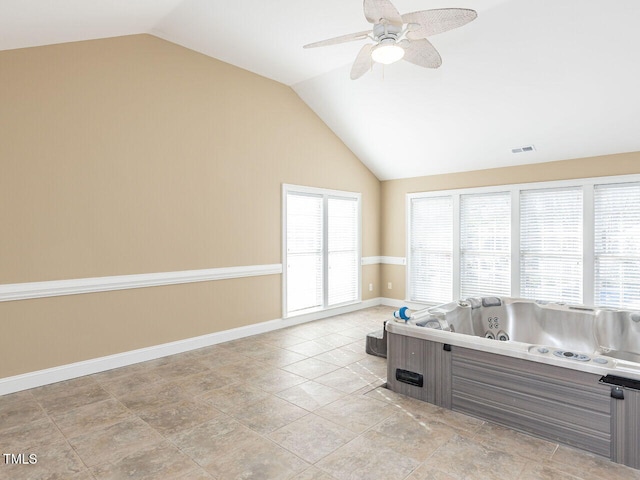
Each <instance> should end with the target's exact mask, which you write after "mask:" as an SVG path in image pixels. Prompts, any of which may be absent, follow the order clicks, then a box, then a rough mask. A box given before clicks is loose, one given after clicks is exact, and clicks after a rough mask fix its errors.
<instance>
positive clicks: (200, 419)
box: [0, 307, 640, 480]
mask: <svg viewBox="0 0 640 480" xmlns="http://www.w3.org/2000/svg"><path fill="white" fill-rule="evenodd" d="M391 311H392V309H390V308H387V307H376V308H371V309H367V310H363V311H360V312H356V313H351V314H346V315H341V316H337V317H333V318H330V319H325V320H320V321H316V322H312V323H307V324H305V325H300V326H295V327H291V328H287V329H284V330H279V331H275V332H270V333H266V334H262V335H257V336H254V337H249V338H245V339H241V340H236V341H233V342H228V343H224V344H219V345H215V346H213V347H208V348H203V349H200V350H196V351H192V352H188V353H184V354H180V355H175V356H172V357H166V358H162V359H158V360H154V361H151V362H146V363H143V364H137V365H133V366H129V367H125V368H120V369H117V370H112V371H109V372H104V373H100V374H96V375H92V376H87V377H83V378H78V379H75V380H70V381H67V382H62V383H58V384H54V385H48V386H45V387H40V388H36V389H33V390H29V391H24V392H19V393H15V394H12V395H7V396H4V397H0V450H2V451H1V452H0V453H14V454H15V453H25V454H29V453H35V454H37V463H36V464H34V465H6V464H5V463H4V461H3V457H0V479H11V480H19V479H64V480H90V479H94V480H107V479H109V480H111V479H113V480H122V479H146V480H148V479H171V480H173V479H176V480H180V479H184V480H205V479H220V480H232V479H267V480H278V479H293V480H331V479H337V480H343V479H344V480H347V479H350V480H360V479H385V480H394V479H398V480H400V479H406V480H427V479H433V480H436V479H437V480H454V479H482V480H484V479H508V480H512V479H525V480H532V479H554V480H578V479H584V480H592V479H593V480H595V479H598V480H600V479H603V478H606V479H609V480H613V479H621V480H622V479H624V480H629V479H640V471H636V470H632V469H629V468H626V467H624V466H621V465H617V464H614V463H611V462H609V461H607V460H604V459H601V458H597V457H594V456H591V455H588V454H585V453H581V452H578V451H576V450H572V449H570V448H567V447H564V446H558V445H557V444H554V443H550V442H546V441H543V440H540V439H537V438H533V437H529V436H526V435H522V434H519V433H516V432H513V431H511V430H508V429H505V428H502V427H499V426H496V425H492V424H489V423H486V422H483V421H480V420H478V419H475V418H471V417H468V416H465V415H462V414H458V413H454V412H451V411H448V410H443V409H441V408H438V407H435V406H433V405H430V404H427V403H423V402H419V401H416V400H413V399H410V398H407V397H403V396H401V395H397V394H394V393H392V392H390V391H388V390H386V389H384V388H383V387H382V385H383V384H384V382H385V376H386V364H385V360H384V359H381V358H378V357H372V356H369V355H367V354H366V353H365V340H364V339H365V335H366V334H367V333H369V332H371V331H373V330H378V329H380V328H381V326H382V321H383V320H385V319H387V318H389V316H390V314H391Z"/></svg>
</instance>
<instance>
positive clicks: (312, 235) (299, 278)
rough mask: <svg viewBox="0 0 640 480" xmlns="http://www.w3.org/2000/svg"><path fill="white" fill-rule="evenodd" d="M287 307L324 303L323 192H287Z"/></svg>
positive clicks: (307, 306)
mask: <svg viewBox="0 0 640 480" xmlns="http://www.w3.org/2000/svg"><path fill="white" fill-rule="evenodd" d="M286 202H287V219H286V221H287V259H286V260H287V286H286V287H287V311H288V312H289V313H291V312H295V311H297V310H305V309H308V308H313V307H319V306H322V300H323V293H322V284H323V264H322V250H323V245H322V241H323V230H322V223H323V208H322V203H323V199H322V196H312V195H305V194H298V193H288V194H287V197H286Z"/></svg>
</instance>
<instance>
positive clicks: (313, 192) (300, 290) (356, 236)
mask: <svg viewBox="0 0 640 480" xmlns="http://www.w3.org/2000/svg"><path fill="white" fill-rule="evenodd" d="M283 204H284V215H283V218H284V222H283V224H284V225H283V228H284V232H283V239H284V246H283V249H284V253H283V256H284V260H285V269H284V286H283V292H284V303H283V305H284V310H285V311H284V316H289V315H292V314H299V313H306V312H310V311H315V310H320V309H323V308H327V307H332V306H336V305H341V304H346V303H352V302H356V301H358V300H359V299H360V194H356V193H350V192H337V191H330V190H323V189H317V188H309V187H296V186H292V185H284V186H283Z"/></svg>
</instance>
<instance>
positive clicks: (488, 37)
mask: <svg viewBox="0 0 640 480" xmlns="http://www.w3.org/2000/svg"><path fill="white" fill-rule="evenodd" d="M392 1H393V0H392ZM393 3H394V5H395V6H396V7H397V9H398V10H399V11H400V13H407V12H412V11H416V10H424V9H431V8H446V7H460V8H472V9H474V10H476V11H477V12H478V18H477V19H476V20H475V21H474V22H472V23H470V24H468V25H466V26H464V27H461V28H459V29H456V30H452V31H450V32H446V33H443V34H440V35H436V36H433V37H430V40H431V42H432V43H433V44H434V45H435V47H436V48H437V49H438V50H439V52H440V54H441V56H442V59H443V65H442V66H441V67H440V68H439V69H437V70H427V69H422V68H420V67H417V66H415V65H412V64H409V63H406V62H399V63H397V64H393V65H390V66H387V67H385V68H384V71H383V69H382V67H381V66H380V65H376V66H375V67H374V69H373V71H372V72H370V73H367V74H366V75H365V76H364V77H362V78H361V79H359V80H356V81H352V80H350V79H349V71H350V68H351V62H352V61H353V59H354V58H355V56H356V54H357V52H358V50H359V49H360V47H361V46H362V45H363V44H364V42H363V41H358V42H352V43H346V44H341V45H335V46H329V47H324V48H317V49H309V50H306V49H303V48H302V46H303V45H305V44H307V43H311V42H315V41H318V40H323V39H326V38H330V37H334V36H338V35H342V34H347V33H352V32H358V31H362V30H366V29H368V28H369V27H370V24H369V23H367V21H366V20H365V18H364V15H363V12H362V1H361V0H306V1H300V0H226V1H222V0H56V1H55V2H53V1H51V0H0V50H8V49H14V48H22V47H30V46H38V45H46V44H53V43H63V42H71V41H78V40H87V39H94V38H105V37H113V36H120V35H128V34H135V33H151V34H153V35H156V36H158V37H161V38H164V39H166V40H169V41H171V42H174V43H177V44H180V45H183V46H185V47H188V48H190V49H193V50H196V51H199V52H201V53H204V54H206V55H210V56H212V57H215V58H218V59H220V60H223V61H225V62H228V63H231V64H234V65H237V66H239V67H242V68H245V69H247V70H250V71H252V72H255V73H257V74H259V75H263V76H265V77H268V78H272V79H274V80H276V81H279V82H282V83H284V84H287V85H290V86H291V87H292V88H293V89H294V90H295V91H296V92H297V93H298V95H300V97H301V98H302V99H303V100H304V101H305V102H306V103H307V104H308V105H309V106H310V107H311V108H312V109H313V110H314V111H315V112H316V113H317V114H318V115H319V116H320V117H321V118H322V119H323V120H324V121H325V122H326V123H327V125H328V126H329V127H330V128H331V129H332V130H333V131H334V132H335V133H336V134H337V135H338V136H339V137H340V138H341V139H342V140H343V141H344V142H345V144H346V145H347V146H348V147H349V148H350V149H351V150H352V151H353V152H354V153H355V154H356V155H357V156H358V157H359V158H360V159H361V160H362V161H363V162H364V163H365V164H366V165H367V166H368V167H369V168H370V169H371V170H372V171H373V172H374V173H375V174H376V176H377V177H378V178H379V179H381V180H387V179H393V178H404V177H414V176H420V175H431V174H438V173H447V172H457V171H466V170H477V169H482V168H491V167H500V166H507V165H517V164H524V163H535V162H545V161H552V160H563V159H568V158H579V157H589V156H596V155H603V154H610V153H621V152H629V151H640V134H639V132H638V130H639V127H640V120H638V112H640V95H639V94H638V85H639V84H640V28H638V25H637V22H638V18H640V2H638V1H637V0H617V1H616V2H610V1H609V2H607V1H605V0H562V1H558V0H536V1H531V0H395V1H393ZM212 81H215V79H212ZM530 144H533V145H535V149H536V150H535V152H531V153H522V154H517V155H516V154H512V153H511V149H512V148H514V147H520V146H523V145H530Z"/></svg>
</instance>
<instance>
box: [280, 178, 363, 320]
mask: <svg viewBox="0 0 640 480" xmlns="http://www.w3.org/2000/svg"><path fill="white" fill-rule="evenodd" d="M289 193H293V194H299V195H311V196H321V197H322V201H323V220H322V236H323V242H322V268H323V272H322V306H319V307H311V308H307V309H303V310H296V311H294V312H291V313H290V312H288V310H287V304H288V303H287V195H288V194H289ZM281 198H282V216H281V219H282V225H281V227H282V229H281V244H282V252H281V254H282V318H291V317H297V316H300V315H305V314H309V313H314V312H320V311H324V310H330V309H334V308H339V307H343V306H345V305H352V304H356V303H360V302H362V194H361V193H360V192H349V191H344V190H333V189H327V188H319V187H308V186H303V185H293V184H288V183H283V184H282V197H281ZM329 198H338V199H350V200H355V201H356V204H357V209H356V211H357V225H356V229H357V232H356V252H357V259H356V265H357V274H356V282H357V285H356V299H355V300H353V301H347V302H342V303H338V304H332V305H329V304H328V295H329V289H328V281H329V275H328V259H329V255H328V253H329V252H328V248H329V245H328V243H329V242H328V201H329Z"/></svg>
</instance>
